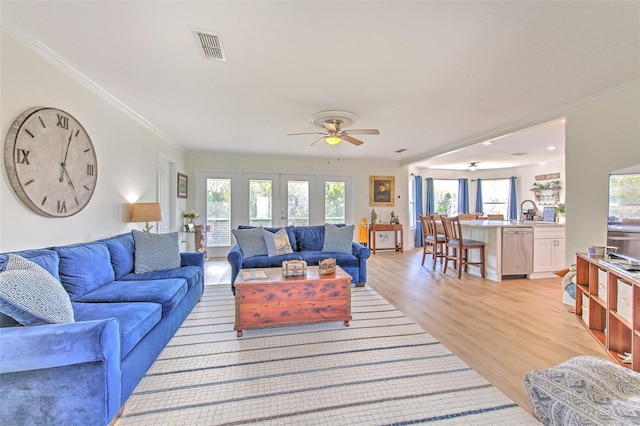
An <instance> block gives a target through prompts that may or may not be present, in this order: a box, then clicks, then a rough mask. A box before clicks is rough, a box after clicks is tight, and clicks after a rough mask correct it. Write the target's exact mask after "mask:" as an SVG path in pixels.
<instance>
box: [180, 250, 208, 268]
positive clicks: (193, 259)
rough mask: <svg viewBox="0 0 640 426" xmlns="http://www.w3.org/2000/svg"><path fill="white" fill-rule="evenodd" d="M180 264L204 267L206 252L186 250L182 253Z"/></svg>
mask: <svg viewBox="0 0 640 426" xmlns="http://www.w3.org/2000/svg"><path fill="white" fill-rule="evenodd" d="M180 266H199V267H201V268H204V253H200V252H184V253H180Z"/></svg>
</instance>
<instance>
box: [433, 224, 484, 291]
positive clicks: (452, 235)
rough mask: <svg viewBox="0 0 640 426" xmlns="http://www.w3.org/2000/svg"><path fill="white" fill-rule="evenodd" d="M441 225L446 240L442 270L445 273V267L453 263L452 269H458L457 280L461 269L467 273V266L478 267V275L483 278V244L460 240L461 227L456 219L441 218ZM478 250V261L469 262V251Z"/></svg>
mask: <svg viewBox="0 0 640 426" xmlns="http://www.w3.org/2000/svg"><path fill="white" fill-rule="evenodd" d="M441 219H442V225H443V227H444V235H445V238H446V240H447V241H446V244H445V257H444V270H443V272H444V273H445V274H446V273H447V265H448V264H449V262H451V261H453V267H454V268H457V269H458V278H461V277H462V267H464V271H465V272H467V267H468V266H469V265H476V266H479V267H480V275H481V276H482V278H484V275H485V270H484V242H482V241H477V240H470V239H464V238H462V226H461V225H460V220H459V219H458V217H443V218H441ZM473 249H478V250H480V260H479V261H478V262H471V261H470V260H469V250H473Z"/></svg>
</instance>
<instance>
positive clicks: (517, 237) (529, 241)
mask: <svg viewBox="0 0 640 426" xmlns="http://www.w3.org/2000/svg"><path fill="white" fill-rule="evenodd" d="M532 272H533V228H528V227H524V228H522V227H513V228H502V275H503V276H505V275H507V276H508V275H527V274H530V273H532Z"/></svg>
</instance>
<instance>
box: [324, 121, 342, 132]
mask: <svg viewBox="0 0 640 426" xmlns="http://www.w3.org/2000/svg"><path fill="white" fill-rule="evenodd" d="M322 125H323V126H324V128H325V129H327V130H328V131H330V132H337V131H338V127H337V126H336V124H335V123H332V122H330V121H325V122H324V123H322Z"/></svg>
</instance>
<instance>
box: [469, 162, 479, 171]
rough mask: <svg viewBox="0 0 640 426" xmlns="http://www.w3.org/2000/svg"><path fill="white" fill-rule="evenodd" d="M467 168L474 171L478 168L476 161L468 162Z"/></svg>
mask: <svg viewBox="0 0 640 426" xmlns="http://www.w3.org/2000/svg"><path fill="white" fill-rule="evenodd" d="M469 170H470V171H472V172H475V171H476V170H478V165H477V164H476V163H470V164H469Z"/></svg>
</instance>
